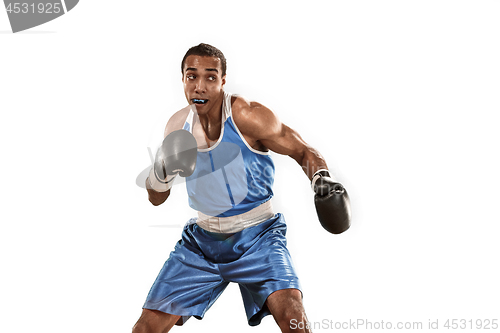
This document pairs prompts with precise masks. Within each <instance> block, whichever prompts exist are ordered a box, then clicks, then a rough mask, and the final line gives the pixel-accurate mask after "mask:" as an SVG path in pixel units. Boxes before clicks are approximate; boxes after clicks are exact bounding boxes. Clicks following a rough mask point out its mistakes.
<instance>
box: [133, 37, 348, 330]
mask: <svg viewBox="0 0 500 333" xmlns="http://www.w3.org/2000/svg"><path fill="white" fill-rule="evenodd" d="M181 70H182V82H183V84H184V92H185V95H186V99H187V101H188V103H189V104H190V106H188V107H186V108H184V109H182V110H180V111H178V112H177V113H175V114H174V115H173V116H172V117H171V118H170V120H169V121H168V123H167V125H166V129H165V140H164V142H163V145H162V147H161V148H160V150H159V152H158V154H157V156H156V161H155V167H153V168H152V170H151V173H150V176H149V177H148V179H147V180H146V187H147V190H148V195H149V200H150V202H151V203H152V204H153V205H155V206H157V205H160V204H162V203H163V202H165V200H167V198H168V197H169V195H170V190H171V184H172V182H173V179H174V178H175V174H177V173H179V174H180V175H181V176H182V175H184V176H186V187H187V191H188V195H189V203H190V206H191V207H193V208H194V209H196V210H198V218H195V219H191V220H190V221H189V222H188V223H187V224H186V226H185V227H184V230H183V233H182V239H181V240H180V241H179V242H178V243H177V245H176V247H175V250H174V251H173V252H172V253H171V254H170V257H169V259H168V260H167V261H166V262H165V265H164V267H163V268H162V270H161V272H160V273H159V275H158V277H157V279H156V281H155V283H154V284H153V287H152V288H151V290H150V292H149V294H148V297H147V300H146V303H145V304H144V306H143V313H142V315H141V317H140V319H139V320H138V322H137V323H136V325H135V326H134V328H133V332H134V333H139V332H168V331H169V330H170V329H171V328H172V327H173V326H174V325H175V324H177V325H182V324H183V323H184V322H185V321H186V320H187V319H188V318H189V317H190V316H195V317H196V318H198V319H201V318H202V317H203V315H204V314H205V312H206V311H207V310H208V309H209V308H210V306H211V305H212V304H213V303H214V302H215V300H216V299H217V298H218V296H219V295H220V294H221V293H222V292H223V290H224V289H225V287H226V286H227V285H228V283H229V282H236V283H238V284H239V286H240V290H241V293H242V297H243V301H244V305H245V310H246V314H247V318H248V323H249V324H250V325H252V326H255V325H258V324H259V323H260V321H261V319H262V318H263V317H264V316H266V315H268V314H272V315H273V317H274V319H275V320H276V322H277V324H278V325H279V327H280V329H281V331H282V332H309V329H308V328H307V325H306V323H307V317H306V314H305V311H304V307H303V304H302V292H301V291H300V284H299V280H298V278H297V275H296V274H295V270H294V268H293V264H292V261H291V258H290V255H289V252H288V250H287V248H286V238H285V234H286V224H285V221H284V217H283V215H282V214H279V213H278V214H275V213H274V212H273V211H272V206H271V200H270V199H271V197H272V195H273V193H272V184H273V176H274V164H273V162H272V159H271V156H270V151H274V152H276V153H278V154H285V155H288V156H290V157H292V158H293V159H294V160H295V161H297V162H298V163H299V164H300V165H301V166H302V167H303V169H304V171H305V173H306V175H307V177H308V178H309V179H310V180H311V181H312V186H313V189H314V191H315V192H316V196H315V202H316V206H317V211H318V216H319V218H320V222H321V223H322V225H323V226H324V227H325V228H326V229H327V230H328V231H330V232H332V233H341V232H343V231H345V230H347V229H348V228H349V225H350V210H349V200H348V196H347V192H346V191H345V189H344V188H343V187H342V186H341V185H340V184H338V183H336V182H335V181H333V180H332V179H331V178H330V177H329V173H328V171H327V170H328V168H327V164H326V162H325V160H324V159H323V157H322V156H321V154H320V153H319V152H318V151H317V150H315V149H313V148H312V147H311V146H309V145H307V144H306V143H305V142H304V141H303V140H302V138H301V137H300V136H299V134H298V133H297V132H296V131H294V130H293V129H291V128H289V127H288V126H286V125H285V124H283V123H282V122H280V120H279V119H278V117H276V115H275V114H274V113H273V112H272V111H271V110H269V109H268V108H266V107H265V106H263V105H261V104H259V103H256V102H249V101H247V100H245V99H244V98H242V97H240V96H235V95H230V94H228V93H226V92H225V91H224V84H225V83H226V60H225V58H224V55H223V54H222V52H221V51H220V50H218V49H217V48H215V47H213V46H210V45H207V44H200V45H198V46H195V47H192V48H191V49H189V50H188V52H187V53H186V55H185V56H184V59H183V60H182V64H181ZM182 145H184V146H182ZM193 147H194V154H193ZM162 149H163V150H162ZM169 170H170V171H169ZM292 323H293V324H294V325H291V324H292ZM300 323H302V324H300ZM292 328H294V330H292ZM299 328H300V329H299Z"/></svg>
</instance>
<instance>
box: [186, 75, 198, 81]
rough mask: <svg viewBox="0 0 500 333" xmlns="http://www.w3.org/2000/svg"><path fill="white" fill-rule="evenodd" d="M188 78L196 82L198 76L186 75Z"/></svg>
mask: <svg viewBox="0 0 500 333" xmlns="http://www.w3.org/2000/svg"><path fill="white" fill-rule="evenodd" d="M186 77H187V79H188V80H194V79H195V78H196V76H194V75H193V74H188V75H186Z"/></svg>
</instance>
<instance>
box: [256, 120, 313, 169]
mask: <svg viewBox="0 0 500 333" xmlns="http://www.w3.org/2000/svg"><path fill="white" fill-rule="evenodd" d="M260 142H261V143H262V144H263V145H264V146H266V147H267V148H269V149H270V150H272V151H274V152H275V153H278V154H281V155H288V156H290V157H292V158H293V159H295V160H296V161H297V162H299V163H300V161H301V160H302V158H303V156H304V153H305V152H306V151H307V149H308V145H307V143H306V142H305V141H304V140H303V139H302V137H301V136H300V135H299V133H297V131H295V130H294V129H292V128H290V127H288V126H287V125H285V124H283V123H281V122H279V124H278V125H277V128H276V129H274V131H273V132H271V133H270V134H269V135H268V136H267V137H265V138H263V139H261V140H260Z"/></svg>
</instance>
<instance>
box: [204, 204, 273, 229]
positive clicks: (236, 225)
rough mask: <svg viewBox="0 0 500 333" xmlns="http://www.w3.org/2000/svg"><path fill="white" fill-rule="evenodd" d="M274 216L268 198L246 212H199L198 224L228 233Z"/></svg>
mask: <svg viewBox="0 0 500 333" xmlns="http://www.w3.org/2000/svg"><path fill="white" fill-rule="evenodd" d="M273 216H274V213H273V206H272V204H271V200H268V201H266V202H264V203H263V204H261V205H260V206H257V207H255V208H254V209H252V210H250V211H248V212H246V213H243V214H240V215H234V216H229V217H215V216H209V215H205V214H203V213H202V212H198V219H197V220H196V224H198V225H199V226H200V227H201V228H203V229H205V230H207V231H210V232H217V233H224V234H226V233H235V232H239V231H241V230H243V229H245V228H249V227H253V226H254V225H257V224H259V223H262V222H264V221H266V220H268V219H270V218H271V217H273Z"/></svg>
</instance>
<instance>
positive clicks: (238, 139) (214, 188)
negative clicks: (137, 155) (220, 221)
mask: <svg viewBox="0 0 500 333" xmlns="http://www.w3.org/2000/svg"><path fill="white" fill-rule="evenodd" d="M192 119H193V111H192V110H191V111H190V114H189V115H188V117H187V120H186V122H185V124H184V129H185V130H187V131H190V132H192V126H193V124H192ZM273 183H274V163H273V160H272V159H271V155H270V153H269V152H262V151H258V150H255V149H253V148H251V147H250V146H249V145H248V143H247V142H246V140H245V139H244V138H243V136H242V135H241V132H240V131H239V129H238V127H237V126H236V125H235V123H234V121H233V117H232V110H231V95H230V94H228V93H226V92H224V100H223V103H222V126H221V134H220V137H219V140H218V141H217V143H215V144H214V145H213V146H212V147H210V148H207V149H198V156H197V160H196V168H195V170H194V172H193V174H192V175H191V176H189V177H187V178H186V188H187V193H188V196H189V206H190V207H191V208H193V209H195V210H197V211H200V212H202V213H204V214H206V215H210V216H217V217H228V216H234V215H238V214H242V213H245V212H247V211H249V210H251V209H253V208H255V207H257V206H259V205H260V204H262V203H264V202H266V201H268V200H269V199H271V197H272V196H273V191H272V186H273Z"/></svg>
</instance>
